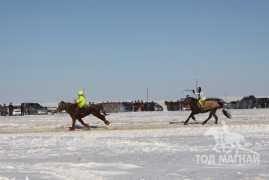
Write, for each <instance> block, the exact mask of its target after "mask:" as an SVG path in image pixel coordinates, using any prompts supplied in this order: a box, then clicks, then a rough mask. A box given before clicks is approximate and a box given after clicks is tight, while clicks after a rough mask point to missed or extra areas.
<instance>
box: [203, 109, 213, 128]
mask: <svg viewBox="0 0 269 180" xmlns="http://www.w3.org/2000/svg"><path fill="white" fill-rule="evenodd" d="M211 118H212V112H210V114H209V116H208V118H207V119H206V120H205V121H204V122H203V123H202V125H205V124H206V123H207V121H208V120H209V119H211Z"/></svg>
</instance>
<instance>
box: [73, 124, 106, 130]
mask: <svg viewBox="0 0 269 180" xmlns="http://www.w3.org/2000/svg"><path fill="white" fill-rule="evenodd" d="M69 128H71V127H69ZM75 128H76V129H81V130H90V129H103V128H104V126H98V125H90V129H89V128H87V127H85V126H80V125H75Z"/></svg>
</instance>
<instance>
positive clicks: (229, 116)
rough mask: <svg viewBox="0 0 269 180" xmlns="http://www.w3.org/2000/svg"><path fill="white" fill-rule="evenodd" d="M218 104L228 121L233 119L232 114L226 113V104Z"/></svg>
mask: <svg viewBox="0 0 269 180" xmlns="http://www.w3.org/2000/svg"><path fill="white" fill-rule="evenodd" d="M218 104H219V105H220V107H219V108H220V109H221V110H222V112H223V114H224V115H225V116H226V117H227V118H228V119H232V116H231V114H230V113H229V112H228V111H226V110H225V109H224V104H223V103H222V102H218Z"/></svg>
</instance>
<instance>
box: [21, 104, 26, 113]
mask: <svg viewBox="0 0 269 180" xmlns="http://www.w3.org/2000/svg"><path fill="white" fill-rule="evenodd" d="M24 111H25V107H24V105H23V104H22V105H21V116H24Z"/></svg>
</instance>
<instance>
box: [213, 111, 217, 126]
mask: <svg viewBox="0 0 269 180" xmlns="http://www.w3.org/2000/svg"><path fill="white" fill-rule="evenodd" d="M213 116H214V118H215V120H216V121H215V124H218V116H217V115H216V111H214V113H213Z"/></svg>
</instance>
